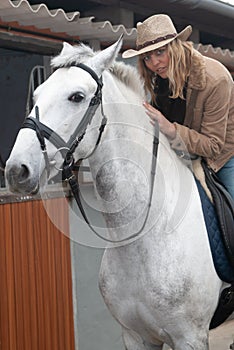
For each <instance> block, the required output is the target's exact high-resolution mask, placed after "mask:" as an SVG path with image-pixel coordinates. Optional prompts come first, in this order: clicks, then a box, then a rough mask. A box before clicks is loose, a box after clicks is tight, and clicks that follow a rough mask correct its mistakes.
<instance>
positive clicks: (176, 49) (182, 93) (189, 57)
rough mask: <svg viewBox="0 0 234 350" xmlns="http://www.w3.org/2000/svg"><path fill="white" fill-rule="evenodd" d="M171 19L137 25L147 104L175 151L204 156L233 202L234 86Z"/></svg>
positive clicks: (128, 54) (130, 52)
mask: <svg viewBox="0 0 234 350" xmlns="http://www.w3.org/2000/svg"><path fill="white" fill-rule="evenodd" d="M191 32H192V27H191V26H188V27H186V28H185V29H184V30H183V31H181V32H180V33H177V32H176V29H175V27H174V25H173V22H172V21H171V19H170V17H168V16H167V15H163V14H160V15H154V16H151V17H149V18H148V19H146V20H145V21H144V22H143V23H138V24H137V41H136V50H133V49H130V50H127V51H125V52H124V53H123V57H124V58H129V57H134V56H138V63H139V71H140V74H141V75H142V77H143V79H144V83H145V88H146V91H147V92H149V93H150V95H151V104H149V103H147V102H144V103H143V105H144V107H145V109H146V113H147V114H148V116H149V117H150V118H151V122H152V123H154V121H155V120H157V121H158V123H159V127H160V130H161V132H163V133H164V134H165V135H166V136H167V137H168V139H169V140H170V143H171V146H172V147H173V148H174V149H175V151H176V152H178V153H179V152H180V153H181V154H182V153H183V152H185V151H186V152H189V153H190V154H195V155H197V156H201V157H202V158H204V159H205V160H206V162H207V164H208V165H209V166H210V167H211V168H212V169H213V170H214V171H215V172H216V173H217V175H218V177H219V178H220V180H221V181H222V182H223V184H224V185H225V187H226V188H227V189H228V191H229V193H230V194H231V196H232V197H233V198H234V83H233V80H232V77H231V75H230V73H229V72H228V70H227V69H226V68H225V67H224V66H223V65H222V64H221V63H220V62H218V61H216V60H214V59H211V58H208V57H205V56H203V55H201V54H200V53H199V52H198V51H196V50H195V49H194V48H193V46H192V43H191V42H188V41H186V40H187V39H188V37H189V36H190V34H191Z"/></svg>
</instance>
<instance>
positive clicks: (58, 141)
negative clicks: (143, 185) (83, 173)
mask: <svg viewBox="0 0 234 350" xmlns="http://www.w3.org/2000/svg"><path fill="white" fill-rule="evenodd" d="M71 66H75V67H78V68H81V69H83V70H85V71H86V72H88V73H89V74H90V75H91V77H92V78H93V79H94V80H95V81H96V83H97V89H96V92H95V94H94V96H93V98H92V99H91V101H90V103H89V106H88V108H87V110H86V112H85V114H84V116H83V118H82V120H81V121H80V123H79V124H78V126H77V127H76V129H75V131H74V132H73V134H72V135H71V136H70V138H69V140H68V142H65V141H64V140H63V139H62V138H61V137H60V136H59V135H58V134H57V133H56V132H55V131H54V130H52V129H50V128H49V127H48V126H46V125H45V124H43V123H41V122H40V120H39V108H38V107H37V106H35V116H36V117H35V118H34V117H28V118H26V119H25V121H24V123H23V125H22V128H29V129H32V130H34V131H35V132H36V135H37V138H38V141H39V143H40V146H41V150H42V153H43V156H44V159H45V165H46V169H47V174H48V177H49V174H50V161H49V157H48V154H47V149H46V143H45V139H47V140H48V141H50V142H51V143H52V144H53V145H54V146H55V147H56V148H57V150H58V151H60V152H61V154H62V156H63V157H64V162H63V167H62V169H61V170H62V172H63V178H64V180H66V181H67V182H68V183H69V185H70V187H71V191H72V193H73V196H74V198H75V200H76V203H77V205H78V207H79V210H80V212H81V214H82V216H83V218H84V220H85V222H86V223H87V225H88V226H89V228H90V229H91V230H92V231H93V232H94V233H95V234H96V235H97V236H98V237H99V238H101V239H103V240H105V241H107V242H111V243H121V242H125V241H128V240H130V239H133V238H135V237H137V236H138V235H139V234H140V233H141V232H142V231H143V229H144V227H145V224H146V222H147V219H148V216H149V211H150V207H151V201H152V195H153V187H154V178H155V170H156V159H157V151H158V144H159V127H158V124H157V123H155V129H154V141H153V150H152V163H151V181H150V183H151V184H150V194H149V200H148V206H147V213H146V216H145V219H144V222H143V224H142V227H141V229H140V230H138V231H137V232H136V233H134V234H132V235H131V236H130V237H128V238H124V239H121V240H111V239H108V238H106V237H103V236H102V235H100V234H99V233H98V232H97V231H96V230H95V229H94V228H93V227H92V225H91V224H90V222H89V220H88V218H87V216H86V213H85V211H84V208H83V205H82V202H81V195H80V187H79V183H78V181H77V178H76V177H75V175H74V174H73V170H77V171H78V172H79V170H80V163H81V161H82V160H83V159H86V158H89V157H90V156H91V155H92V154H93V153H94V152H95V150H96V148H97V146H98V144H99V143H100V140H101V137H102V134H103V131H104V129H105V126H106V123H107V118H106V116H105V115H104V113H103V107H102V86H103V83H102V78H98V76H97V74H96V73H95V72H94V71H93V70H92V69H91V68H90V67H88V66H86V65H85V64H82V63H80V64H74V65H73V64H71V65H69V67H71ZM67 68H68V67H67ZM99 105H101V113H102V121H101V125H100V127H99V135H98V138H97V141H96V144H95V146H94V148H93V150H92V151H91V153H90V154H89V155H88V156H87V157H85V158H82V159H80V160H79V161H78V164H79V165H78V166H75V165H74V157H73V153H74V152H75V150H76V148H77V147H78V145H79V143H80V142H81V140H82V139H83V137H84V135H85V133H86V129H87V127H88V125H89V124H90V123H91V121H92V119H93V116H94V114H95V112H96V110H97V108H98V106H99Z"/></svg>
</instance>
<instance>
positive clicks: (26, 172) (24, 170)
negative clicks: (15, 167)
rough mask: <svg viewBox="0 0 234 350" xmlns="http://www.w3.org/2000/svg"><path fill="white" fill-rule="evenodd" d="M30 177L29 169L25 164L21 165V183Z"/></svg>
mask: <svg viewBox="0 0 234 350" xmlns="http://www.w3.org/2000/svg"><path fill="white" fill-rule="evenodd" d="M28 177H29V169H28V167H27V166H26V165H25V164H21V169H20V172H19V181H24V180H26V179H27V178H28Z"/></svg>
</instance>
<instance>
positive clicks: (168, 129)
mask: <svg viewBox="0 0 234 350" xmlns="http://www.w3.org/2000/svg"><path fill="white" fill-rule="evenodd" d="M143 106H144V107H145V109H146V114H147V115H148V116H149V117H150V122H151V124H153V125H154V123H155V120H157V121H158V125H159V128H160V131H161V132H162V133H163V134H164V135H166V136H167V137H168V138H169V139H170V140H173V139H174V138H175V137H176V127H175V125H174V124H173V123H171V122H169V120H167V119H166V118H165V117H164V115H163V114H162V113H161V112H160V111H159V110H157V109H156V108H154V107H153V106H151V105H150V104H149V103H148V102H143Z"/></svg>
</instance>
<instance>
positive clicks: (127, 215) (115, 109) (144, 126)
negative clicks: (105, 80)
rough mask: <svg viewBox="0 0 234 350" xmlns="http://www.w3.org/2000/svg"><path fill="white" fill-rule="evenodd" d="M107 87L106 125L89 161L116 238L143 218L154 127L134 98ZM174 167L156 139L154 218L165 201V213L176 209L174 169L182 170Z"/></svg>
mask: <svg viewBox="0 0 234 350" xmlns="http://www.w3.org/2000/svg"><path fill="white" fill-rule="evenodd" d="M109 86H111V90H108V89H107V90H106V91H105V98H104V113H105V114H106V116H107V118H108V124H107V128H106V131H105V134H104V137H103V140H102V143H101V144H100V146H99V147H98V148H97V150H96V152H95V154H94V155H93V156H92V158H91V160H90V167H91V171H92V174H93V178H94V181H95V183H96V188H97V193H98V195H99V197H100V198H99V199H101V201H102V203H103V208H104V212H106V214H105V217H106V221H107V224H108V225H109V226H111V227H115V229H114V230H113V231H114V233H115V234H116V235H118V238H120V236H119V235H121V234H123V231H124V233H126V232H127V235H128V234H130V233H133V232H136V231H137V230H138V229H140V228H141V226H142V223H143V221H144V218H145V215H146V206H147V203H148V199H149V192H150V182H151V178H150V177H151V160H152V146H153V128H152V127H151V125H150V123H149V120H148V118H147V116H146V114H145V111H144V109H143V107H142V105H141V104H142V101H141V100H140V97H139V96H137V95H136V94H135V96H134V93H132V92H130V93H129V91H128V89H127V88H125V90H123V89H121V90H119V87H116V86H115V85H113V84H111V85H108V84H107V88H108V87H109ZM129 95H130V98H129ZM134 98H135V99H134ZM129 100H130V101H131V103H129ZM177 162H178V160H176V158H175V155H174V153H173V151H172V150H171V149H170V146H169V143H168V141H167V139H166V138H165V137H164V136H163V135H160V146H159V154H158V159H157V171H156V179H155V190H154V196H153V202H152V210H151V212H154V218H155V217H156V216H157V213H158V212H159V211H160V210H161V208H163V210H164V213H166V212H167V207H166V206H165V200H167V201H168V202H169V206H168V208H170V206H171V207H173V206H175V201H176V199H177V198H174V197H173V196H174V195H175V191H176V190H177V189H179V187H180V184H178V176H179V175H178V169H179V171H180V167H181V164H180V163H177ZM166 215H167V213H166ZM166 215H162V217H161V218H160V220H161V222H162V221H163V220H164V221H166V220H167V218H166ZM152 216H153V214H152V215H151V219H149V224H150V222H151V221H152V219H153V218H152ZM161 224H163V223H161ZM164 225H165V223H164ZM123 227H124V230H123Z"/></svg>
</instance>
